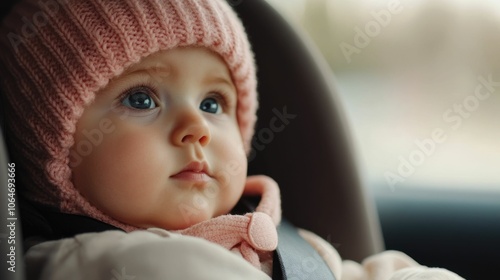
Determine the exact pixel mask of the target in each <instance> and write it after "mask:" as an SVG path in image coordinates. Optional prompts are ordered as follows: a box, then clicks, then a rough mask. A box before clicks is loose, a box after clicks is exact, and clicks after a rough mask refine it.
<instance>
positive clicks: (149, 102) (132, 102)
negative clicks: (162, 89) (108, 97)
mask: <svg viewBox="0 0 500 280" xmlns="http://www.w3.org/2000/svg"><path fill="white" fill-rule="evenodd" d="M151 94H152V93H151V90H150V89H148V88H146V87H139V88H135V89H132V90H130V91H129V92H128V94H127V95H126V96H125V98H124V99H123V100H122V104H123V105H125V106H126V107H129V108H132V109H137V110H148V109H153V108H156V103H155V101H154V100H153V98H152V97H151Z"/></svg>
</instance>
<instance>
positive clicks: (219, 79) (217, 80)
mask: <svg viewBox="0 0 500 280" xmlns="http://www.w3.org/2000/svg"><path fill="white" fill-rule="evenodd" d="M203 83H205V84H224V85H226V86H229V87H231V88H233V89H234V88H235V86H234V84H233V82H232V81H231V80H230V79H227V78H226V77H224V76H209V77H208V78H206V79H205V80H204V81H203Z"/></svg>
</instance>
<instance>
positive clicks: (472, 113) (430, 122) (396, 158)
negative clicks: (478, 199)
mask: <svg viewBox="0 0 500 280" xmlns="http://www.w3.org/2000/svg"><path fill="white" fill-rule="evenodd" d="M268 1H269V2H270V3H271V4H272V5H273V6H275V7H276V8H277V9H278V10H279V11H280V12H281V13H282V14H283V15H285V17H287V18H288V19H289V20H290V21H292V23H294V24H295V25H296V26H297V27H298V28H300V29H302V30H303V31H304V32H305V33H307V34H308V36H309V37H310V38H312V40H313V41H314V42H315V44H316V45H317V46H318V48H319V50H320V52H321V53H322V54H323V56H324V57H325V58H326V60H327V63H328V64H329V66H330V67H331V69H332V70H333V72H334V73H335V77H334V78H333V79H335V80H336V83H337V86H338V88H339V91H340V94H341V96H342V97H343V102H344V103H345V106H346V108H347V114H348V121H349V122H350V125H351V128H352V129H353V131H352V132H353V135H354V138H355V139H354V140H355V144H356V148H357V151H358V158H359V162H360V164H361V166H362V173H363V177H364V180H365V181H366V185H367V186H369V188H371V189H373V190H375V191H377V190H379V191H380V190H382V191H385V190H390V191H393V192H394V191H396V190H398V189H401V188H405V189H412V188H441V189H450V188H451V189H453V190H456V191H467V190H470V189H473V190H474V191H486V192H490V191H500V172H499V171H500V168H499V167H500V36H499V35H500V2H498V1H493V0H478V1H472V0H470V1H467V0H461V1H458V0H442V1H432V0H427V1H422V0H400V1H397V0H396V1H395V0H351V1H345V0H287V1H282V0H268ZM480 77H482V78H480ZM488 80H489V81H490V82H486V83H485V82H484V81H488ZM481 81H483V82H481ZM488 84H489V85H490V86H489V90H488V87H487V86H486V85H488ZM436 130H437V132H436ZM434 133H437V134H434ZM433 135H434V138H435V139H434V140H433ZM435 140H436V141H439V142H436V141H435ZM430 141H432V142H430Z"/></svg>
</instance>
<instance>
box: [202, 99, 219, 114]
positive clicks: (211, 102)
mask: <svg viewBox="0 0 500 280" xmlns="http://www.w3.org/2000/svg"><path fill="white" fill-rule="evenodd" d="M200 109H201V110H202V111H205V112H207V113H211V114H219V113H220V112H221V106H220V104H219V101H218V100H217V99H215V98H213V97H208V98H205V99H203V101H201V104H200Z"/></svg>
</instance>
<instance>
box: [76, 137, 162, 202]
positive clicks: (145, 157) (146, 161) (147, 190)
mask: <svg viewBox="0 0 500 280" xmlns="http://www.w3.org/2000/svg"><path fill="white" fill-rule="evenodd" d="M86 163H87V165H88V168H86V171H87V172H86V173H87V174H84V176H88V178H89V179H90V180H91V182H90V183H91V184H92V185H93V187H92V190H91V191H92V192H93V193H92V194H89V196H92V197H93V200H97V201H99V204H101V206H102V207H103V208H109V209H113V208H124V207H127V208H130V207H137V211H139V209H138V208H140V207H142V206H141V205H140V204H141V201H148V196H150V195H155V188H156V187H157V186H159V185H160V184H161V181H162V180H163V178H162V176H161V174H164V173H165V172H160V170H162V169H163V170H165V168H166V166H165V162H164V156H163V155H162V153H161V152H158V150H157V145H155V143H154V141H152V140H151V139H148V138H147V137H143V136H141V135H140V134H128V135H120V134H115V135H108V136H107V138H106V139H105V140H104V141H103V142H102V143H101V145H99V146H98V147H96V149H95V150H94V151H93V153H92V154H90V155H89V157H88V159H86ZM124 203H125V204H126V205H122V204H124Z"/></svg>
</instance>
